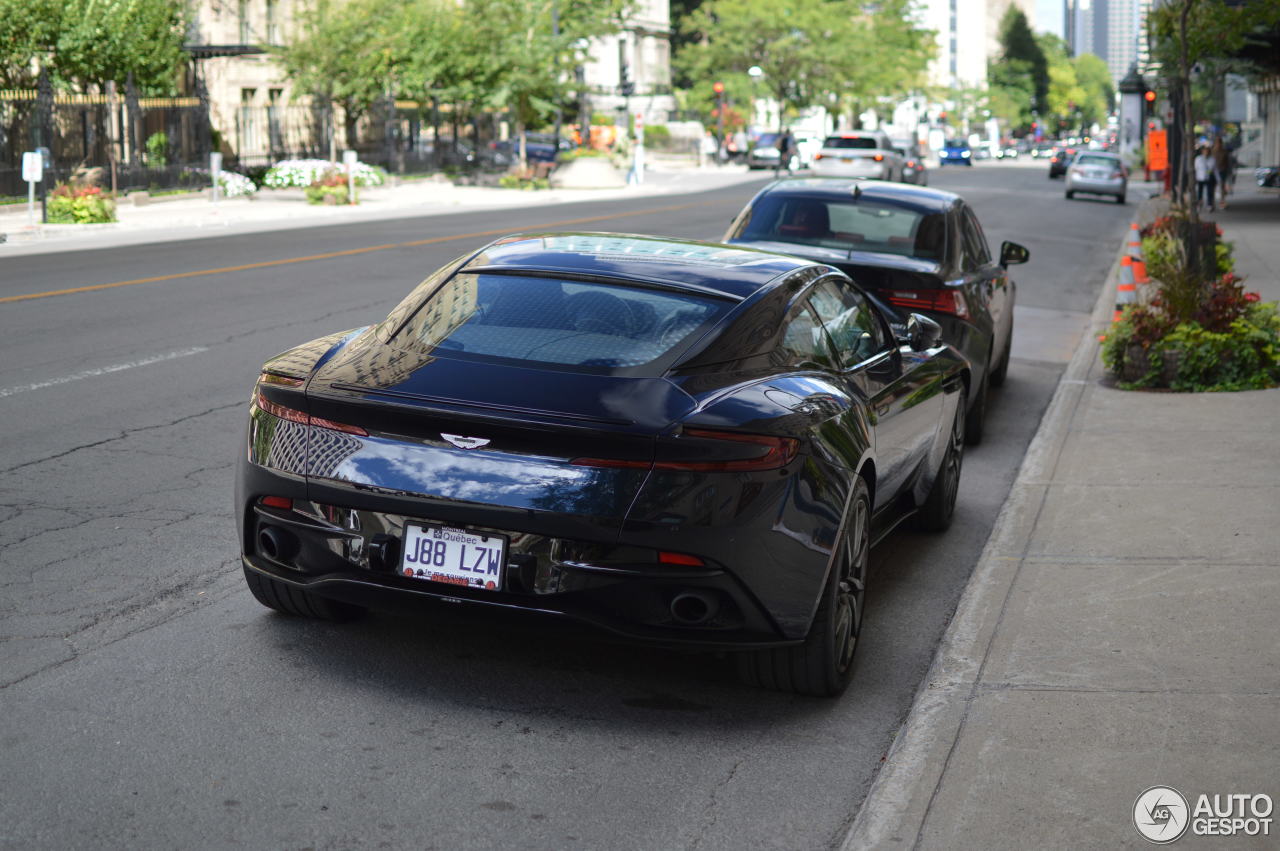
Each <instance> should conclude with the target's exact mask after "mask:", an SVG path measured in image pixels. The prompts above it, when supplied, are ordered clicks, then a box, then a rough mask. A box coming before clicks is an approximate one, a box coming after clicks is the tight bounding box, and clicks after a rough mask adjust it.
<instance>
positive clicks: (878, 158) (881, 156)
mask: <svg viewBox="0 0 1280 851" xmlns="http://www.w3.org/2000/svg"><path fill="white" fill-rule="evenodd" d="M871 159H873V160H875V161H876V162H878V163H881V162H884V154H876V155H875V156H874V157H872V158H871Z"/></svg>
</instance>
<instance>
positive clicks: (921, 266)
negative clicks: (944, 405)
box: [725, 179, 1028, 443]
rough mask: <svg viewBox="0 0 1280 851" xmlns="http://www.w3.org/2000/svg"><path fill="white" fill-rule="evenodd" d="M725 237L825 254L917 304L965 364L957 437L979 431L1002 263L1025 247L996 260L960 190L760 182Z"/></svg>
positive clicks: (992, 370) (994, 364)
mask: <svg viewBox="0 0 1280 851" xmlns="http://www.w3.org/2000/svg"><path fill="white" fill-rule="evenodd" d="M725 241H726V242H729V243H733V244H737V245H750V246H753V247H756V248H762V249H765V250H768V251H785V252H787V253H789V254H796V255H799V256H801V257H805V258H807V259H810V260H813V261H815V262H819V263H829V264H831V265H832V266H835V267H836V268H838V269H840V270H841V271H843V272H845V273H846V274H848V275H849V276H850V277H852V278H853V279H854V280H855V281H857V282H858V284H859V285H860V286H862V287H865V288H866V289H868V290H870V291H872V292H875V293H876V294H877V295H878V296H880V297H881V298H883V299H884V300H885V301H888V302H889V303H890V304H892V305H895V306H896V307H897V308H900V309H902V310H915V311H919V312H920V313H923V314H925V315H927V316H929V317H931V318H933V319H934V320H936V321H937V322H938V323H939V324H940V325H941V326H942V337H943V339H944V340H946V341H947V342H948V343H950V344H951V345H953V346H955V347H956V348H957V349H959V350H960V351H961V353H963V354H964V356H965V357H966V358H968V360H969V363H970V364H972V366H973V385H972V387H971V388H970V394H969V414H968V417H967V418H966V420H965V434H966V440H967V441H968V442H969V443H979V442H980V441H981V440H982V433H983V423H984V420H985V418H986V404H987V388H988V387H991V386H999V385H1000V384H1002V383H1003V382H1004V378H1005V374H1006V373H1007V371H1008V369H1009V351H1010V346H1011V345H1012V342H1013V304H1014V299H1015V295H1016V290H1015V286H1014V283H1013V281H1012V280H1010V278H1009V275H1008V271H1007V267H1008V266H1009V265H1010V264H1013V263H1025V262H1026V260H1027V257H1028V253H1027V250H1026V249H1025V248H1023V247H1022V246H1020V245H1017V244H1016V243H1012V242H1006V243H1005V244H1004V245H1003V246H1002V247H1001V250H1000V259H999V262H996V261H995V260H994V259H993V258H992V257H991V253H990V251H989V250H988V248H987V238H986V236H985V235H984V234H983V232H982V225H981V224H979V222H978V217H977V216H976V215H974V212H973V210H972V209H971V208H970V207H969V205H967V204H966V203H965V202H964V200H963V199H962V198H960V196H958V195H954V194H952V193H950V192H943V191H941V190H936V189H925V188H923V187H914V186H902V185H895V184H888V183H872V182H865V181H854V180H836V179H826V180H817V179H801V180H788V181H778V182H774V183H771V184H769V185H768V186H766V187H765V188H764V189H762V190H760V192H759V193H758V194H757V195H756V197H755V198H753V199H752V200H751V203H750V204H748V205H747V207H746V209H744V210H743V211H742V212H741V213H739V214H738V217H737V218H736V219H735V220H734V222H733V224H732V225H730V226H729V232H728V233H727V234H726V235H725Z"/></svg>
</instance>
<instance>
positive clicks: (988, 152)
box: [973, 142, 995, 160]
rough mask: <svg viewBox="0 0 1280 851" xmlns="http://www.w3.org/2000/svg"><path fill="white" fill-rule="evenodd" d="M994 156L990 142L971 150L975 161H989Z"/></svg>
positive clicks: (993, 149) (993, 148)
mask: <svg viewBox="0 0 1280 851" xmlns="http://www.w3.org/2000/svg"><path fill="white" fill-rule="evenodd" d="M994 156H995V147H994V146H993V143H991V142H982V143H980V144H979V145H978V147H976V148H974V149H973V158H974V159H975V160H989V159H991V158H993V157H994Z"/></svg>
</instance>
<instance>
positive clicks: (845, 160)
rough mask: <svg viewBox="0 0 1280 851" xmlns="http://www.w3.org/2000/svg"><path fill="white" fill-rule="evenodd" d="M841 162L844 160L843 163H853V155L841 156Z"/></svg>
mask: <svg viewBox="0 0 1280 851" xmlns="http://www.w3.org/2000/svg"><path fill="white" fill-rule="evenodd" d="M840 162H842V163H851V162H853V157H841V158H840Z"/></svg>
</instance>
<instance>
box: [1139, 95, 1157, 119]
mask: <svg viewBox="0 0 1280 851" xmlns="http://www.w3.org/2000/svg"><path fill="white" fill-rule="evenodd" d="M1142 99H1143V101H1144V102H1145V105H1146V114H1147V118H1151V117H1152V116H1154V115H1155V114H1156V93H1155V92H1153V91H1149V90H1148V91H1147V93H1146V94H1144V95H1143V96H1142Z"/></svg>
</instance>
